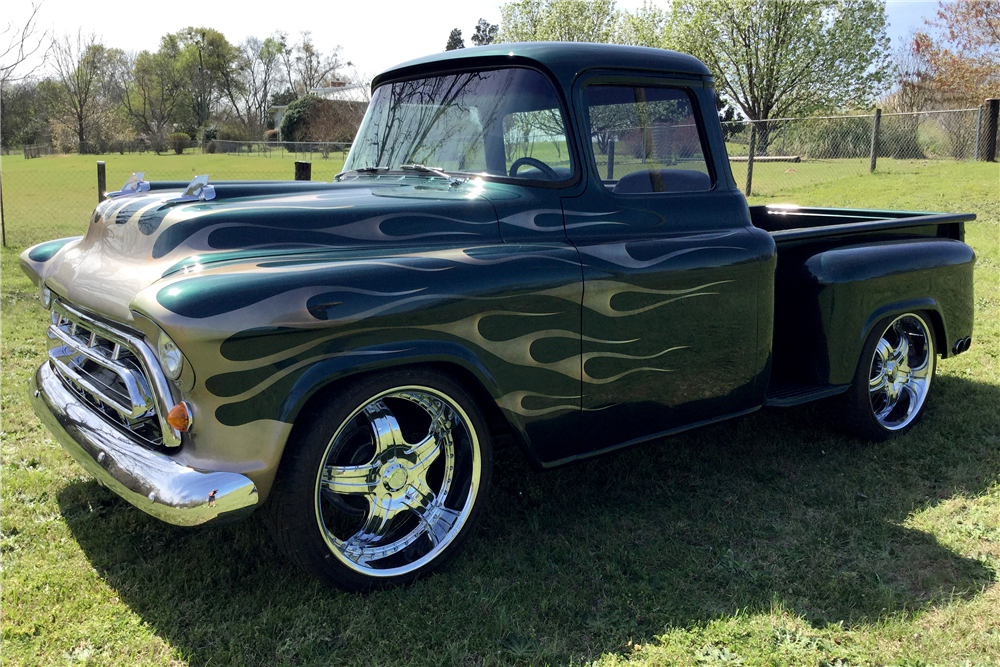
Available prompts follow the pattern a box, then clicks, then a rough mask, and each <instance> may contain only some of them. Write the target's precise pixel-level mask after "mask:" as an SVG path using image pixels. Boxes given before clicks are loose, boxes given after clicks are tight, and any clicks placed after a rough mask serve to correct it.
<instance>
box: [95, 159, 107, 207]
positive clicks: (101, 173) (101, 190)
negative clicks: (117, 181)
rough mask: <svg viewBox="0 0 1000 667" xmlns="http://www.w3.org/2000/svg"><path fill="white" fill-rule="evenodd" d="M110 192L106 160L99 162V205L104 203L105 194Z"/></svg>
mask: <svg viewBox="0 0 1000 667" xmlns="http://www.w3.org/2000/svg"><path fill="white" fill-rule="evenodd" d="M107 190H108V182H107V179H106V178H105V176H104V160H98V161H97V203H98V204H100V203H101V202H102V201H104V199H105V197H104V193H105V192H107Z"/></svg>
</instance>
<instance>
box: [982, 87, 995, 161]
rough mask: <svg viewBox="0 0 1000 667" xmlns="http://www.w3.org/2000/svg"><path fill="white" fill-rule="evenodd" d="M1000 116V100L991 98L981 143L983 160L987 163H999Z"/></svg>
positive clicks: (988, 103) (987, 101) (987, 102)
mask: <svg viewBox="0 0 1000 667" xmlns="http://www.w3.org/2000/svg"><path fill="white" fill-rule="evenodd" d="M998 115H1000V99H997V98H995V97H994V98H991V99H988V100H986V119H985V120H986V123H985V127H983V133H982V137H981V138H980V141H981V142H982V143H981V145H982V147H983V153H982V155H983V160H985V161H986V162H996V161H997V116H998Z"/></svg>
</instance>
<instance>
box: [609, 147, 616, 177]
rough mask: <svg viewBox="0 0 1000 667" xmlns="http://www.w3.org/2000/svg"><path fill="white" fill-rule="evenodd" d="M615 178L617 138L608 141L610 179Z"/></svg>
mask: <svg viewBox="0 0 1000 667" xmlns="http://www.w3.org/2000/svg"><path fill="white" fill-rule="evenodd" d="M614 178H615V138H614V137H611V141H609V142H608V180H609V181H611V180H614Z"/></svg>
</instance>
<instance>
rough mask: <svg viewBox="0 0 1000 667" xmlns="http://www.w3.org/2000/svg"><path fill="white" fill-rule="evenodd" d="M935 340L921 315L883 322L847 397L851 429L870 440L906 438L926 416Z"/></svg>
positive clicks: (872, 336) (867, 346) (866, 349)
mask: <svg viewBox="0 0 1000 667" xmlns="http://www.w3.org/2000/svg"><path fill="white" fill-rule="evenodd" d="M935 361H936V359H935V353H934V336H933V333H932V332H931V329H930V327H929V326H928V325H927V321H926V320H925V319H924V317H923V316H922V315H920V314H917V313H905V314H903V315H899V316H898V317H890V318H886V319H884V320H882V321H881V322H879V323H878V324H877V325H876V326H875V328H874V329H872V332H871V333H870V334H869V336H868V340H867V341H866V342H865V346H864V349H863V351H862V353H861V360H860V362H859V363H858V370H857V372H856V373H855V376H854V383H853V384H852V385H851V388H850V389H849V390H848V392H847V411H848V414H847V417H848V419H847V423H848V426H849V427H850V429H851V430H852V431H853V432H854V433H855V434H856V435H859V436H860V437H863V438H865V439H868V440H876V441H878V440H887V439H888V438H891V437H893V436H895V435H899V434H901V433H905V432H906V431H908V430H909V429H910V428H912V427H913V424H914V423H915V422H916V421H917V419H919V418H920V415H921V414H922V413H923V408H924V405H925V403H926V401H927V395H928V393H929V391H930V387H931V381H932V380H933V378H934V367H935Z"/></svg>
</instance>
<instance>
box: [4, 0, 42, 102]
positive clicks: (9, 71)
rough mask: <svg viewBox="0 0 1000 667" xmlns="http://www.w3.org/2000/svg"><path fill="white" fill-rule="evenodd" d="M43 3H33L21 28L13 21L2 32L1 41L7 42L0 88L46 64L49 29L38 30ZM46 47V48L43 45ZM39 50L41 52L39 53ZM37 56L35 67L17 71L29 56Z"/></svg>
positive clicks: (28, 75)
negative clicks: (38, 19) (39, 12)
mask: <svg viewBox="0 0 1000 667" xmlns="http://www.w3.org/2000/svg"><path fill="white" fill-rule="evenodd" d="M41 6H42V3H41V2H39V3H38V4H37V5H36V4H35V3H31V15H30V16H28V20H27V21H25V22H24V25H23V26H22V27H20V28H18V27H17V26H15V25H14V22H13V21H11V22H9V23H8V24H7V27H6V28H4V29H3V31H2V32H0V43H3V42H6V43H7V45H6V47H4V50H3V52H0V88H3V87H4V86H5V85H6V84H8V83H15V82H17V81H21V80H22V79H26V78H28V77H30V76H31V75H32V74H34V73H35V71H37V70H38V68H39V67H41V66H42V65H44V64H45V59H46V57H47V56H48V53H49V49H50V48H52V47H51V42H49V31H48V30H43V31H41V32H38V21H37V18H38V10H39V9H40V8H41ZM43 46H44V47H45V48H44V50H43V49H42V47H43ZM39 51H41V54H40V55H39ZM33 56H37V57H38V61H37V62H36V63H35V65H34V67H32V68H31V69H29V70H28V71H26V72H21V73H20V74H18V73H17V69H18V67H20V66H21V65H23V64H24V63H25V62H26V61H27V60H28V59H29V58H31V57H33Z"/></svg>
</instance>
